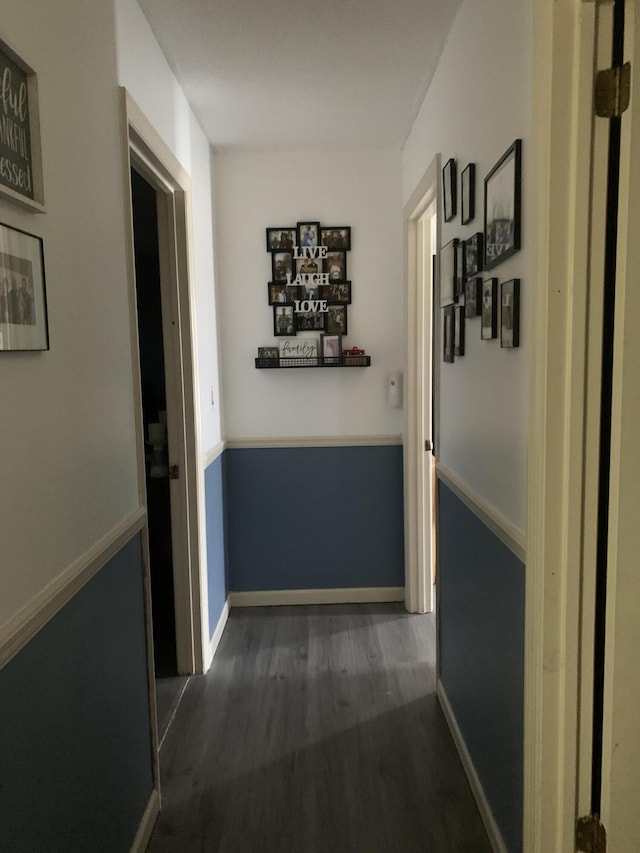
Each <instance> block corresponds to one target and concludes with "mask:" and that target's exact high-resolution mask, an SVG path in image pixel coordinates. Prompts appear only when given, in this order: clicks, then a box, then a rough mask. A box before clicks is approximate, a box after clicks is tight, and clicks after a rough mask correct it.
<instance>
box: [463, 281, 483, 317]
mask: <svg viewBox="0 0 640 853" xmlns="http://www.w3.org/2000/svg"><path fill="white" fill-rule="evenodd" d="M481 310H482V279H481V278H469V279H467V281H466V282H465V283H464V316H465V317H466V318H467V319H469V318H470V317H479V316H480V311H481Z"/></svg>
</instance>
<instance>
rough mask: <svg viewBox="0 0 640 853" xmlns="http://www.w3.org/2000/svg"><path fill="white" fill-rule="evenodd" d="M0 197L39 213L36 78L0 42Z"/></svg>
mask: <svg viewBox="0 0 640 853" xmlns="http://www.w3.org/2000/svg"><path fill="white" fill-rule="evenodd" d="M0 195H2V196H4V197H5V198H9V199H11V201H15V202H17V203H18V204H22V205H23V206H25V207H28V208H30V209H31V210H38V211H42V210H43V207H42V205H43V203H44V192H43V184H42V157H41V150H40V122H39V117H38V84H37V77H36V74H35V72H34V71H33V69H32V68H30V67H29V66H28V65H27V64H26V63H25V62H24V61H23V60H22V59H21V58H20V57H19V56H18V54H17V53H15V52H14V51H13V50H11V48H10V47H9V46H8V45H7V44H5V42H3V41H1V40H0Z"/></svg>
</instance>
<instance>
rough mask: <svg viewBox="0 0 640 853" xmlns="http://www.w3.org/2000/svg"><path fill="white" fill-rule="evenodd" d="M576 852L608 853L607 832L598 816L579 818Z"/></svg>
mask: <svg viewBox="0 0 640 853" xmlns="http://www.w3.org/2000/svg"><path fill="white" fill-rule="evenodd" d="M576 850H579V851H581V853H607V832H606V830H605V828H604V826H603V825H602V824H601V823H600V817H599V816H598V815H597V814H591V815H587V816H586V817H579V818H578V821H577V823H576Z"/></svg>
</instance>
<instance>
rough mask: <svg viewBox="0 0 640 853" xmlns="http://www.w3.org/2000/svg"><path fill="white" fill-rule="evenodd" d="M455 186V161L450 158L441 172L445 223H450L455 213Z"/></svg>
mask: <svg viewBox="0 0 640 853" xmlns="http://www.w3.org/2000/svg"><path fill="white" fill-rule="evenodd" d="M457 185H458V174H457V171H456V161H455V160H454V159H453V157H452V158H451V159H450V160H447V162H446V163H445V166H444V169H443V170H442V187H443V199H444V221H445V222H451V220H452V219H453V218H454V217H455V215H456V213H457Z"/></svg>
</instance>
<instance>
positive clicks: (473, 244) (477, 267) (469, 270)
mask: <svg viewBox="0 0 640 853" xmlns="http://www.w3.org/2000/svg"><path fill="white" fill-rule="evenodd" d="M464 261H465V278H471V277H472V276H474V275H477V274H478V273H479V272H482V267H483V264H484V235H483V233H482V231H478V233H477V234H474V235H473V237H469V239H468V240H465V241H464Z"/></svg>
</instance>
